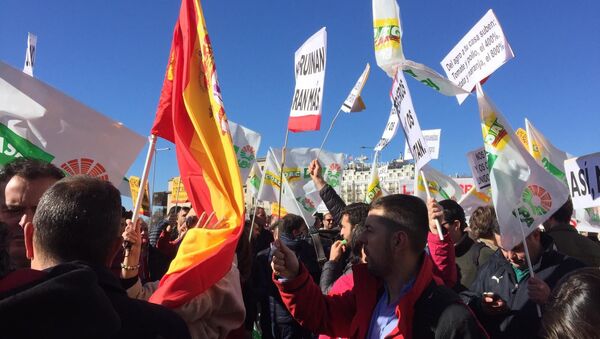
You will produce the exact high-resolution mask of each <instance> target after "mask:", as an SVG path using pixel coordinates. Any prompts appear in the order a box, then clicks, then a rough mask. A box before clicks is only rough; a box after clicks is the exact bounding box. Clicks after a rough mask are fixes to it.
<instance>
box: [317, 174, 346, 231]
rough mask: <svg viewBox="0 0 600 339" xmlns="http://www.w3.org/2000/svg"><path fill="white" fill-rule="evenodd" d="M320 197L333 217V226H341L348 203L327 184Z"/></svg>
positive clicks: (320, 192)
mask: <svg viewBox="0 0 600 339" xmlns="http://www.w3.org/2000/svg"><path fill="white" fill-rule="evenodd" d="M319 196H320V197H321V200H323V203H325V206H327V210H328V211H329V213H331V216H332V217H333V224H334V225H340V222H341V220H342V211H343V210H344V208H345V207H346V203H345V202H344V200H343V199H342V198H341V197H340V196H339V195H338V194H337V192H336V191H335V190H334V189H333V187H331V186H330V185H329V184H326V185H325V186H323V188H321V190H320V191H319Z"/></svg>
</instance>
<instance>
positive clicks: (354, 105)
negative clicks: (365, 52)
mask: <svg viewBox="0 0 600 339" xmlns="http://www.w3.org/2000/svg"><path fill="white" fill-rule="evenodd" d="M370 71H371V65H369V64H368V63H367V66H365V70H364V71H363V72H362V74H361V75H360V78H358V80H357V81H356V84H354V88H352V91H350V94H349V95H348V97H347V98H346V100H345V101H344V104H342V107H341V108H340V109H341V110H342V111H344V112H346V113H350V112H360V111H362V110H363V109H365V104H364V102H363V101H362V98H361V97H360V92H362V89H363V87H364V86H365V82H367V79H368V78H369V72H370Z"/></svg>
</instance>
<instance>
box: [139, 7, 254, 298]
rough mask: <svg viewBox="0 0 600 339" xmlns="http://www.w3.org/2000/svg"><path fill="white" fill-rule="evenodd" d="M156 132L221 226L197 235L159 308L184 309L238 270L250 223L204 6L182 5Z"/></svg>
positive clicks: (192, 195)
mask: <svg viewBox="0 0 600 339" xmlns="http://www.w3.org/2000/svg"><path fill="white" fill-rule="evenodd" d="M152 134H154V135H157V136H160V137H162V138H164V139H167V140H169V141H171V142H173V143H174V144H175V146H176V149H177V162H178V165H179V171H180V173H181V180H182V181H183V185H184V187H185V190H186V192H187V193H188V196H189V200H190V201H191V202H192V206H193V207H194V210H195V211H196V212H197V213H200V212H201V211H205V212H206V213H207V214H208V215H210V214H211V213H212V212H213V211H214V213H215V217H216V218H215V219H213V220H217V221H218V224H217V225H214V226H212V227H208V228H197V229H191V230H189V231H188V232H187V234H186V236H185V238H184V240H183V242H182V243H181V245H180V247H179V251H178V252H177V256H176V257H175V259H174V260H173V261H172V262H171V266H170V267H169V270H168V272H167V273H166V275H165V276H164V277H163V278H162V280H161V281H160V285H159V288H158V290H157V291H156V292H155V293H154V294H153V295H152V297H151V298H150V301H151V302H154V303H157V304H162V305H165V306H167V307H177V306H179V305H181V304H183V303H185V302H186V301H188V300H190V299H191V298H193V297H195V296H197V295H198V294H200V293H202V292H204V291H205V290H207V289H208V288H209V287H211V286H212V285H214V284H215V283H216V282H217V281H219V280H220V279H221V278H222V277H224V276H225V274H226V273H227V272H228V271H229V269H230V268H231V264H232V261H233V256H234V253H235V248H236V244H237V239H238V238H239V235H240V234H241V230H242V225H243V222H244V219H243V218H244V202H243V190H242V182H241V180H240V172H239V169H238V165H237V159H236V155H235V152H234V149H233V142H232V139H231V135H230V134H229V127H228V125H227V117H226V116H225V110H224V108H223V102H222V100H221V92H220V89H219V83H218V81H217V73H216V69H215V63H214V57H213V52H212V48H211V44H210V39H209V37H208V34H207V31H206V25H205V22H204V16H203V14H202V7H201V5H200V1H199V0H182V3H181V9H180V12H179V19H178V21H177V23H176V24H175V32H174V33H173V42H172V45H171V53H170V56H169V63H168V66H167V72H166V75H165V80H164V83H163V89H162V93H161V96H160V100H159V104H158V110H157V113H156V120H155V121H154V126H153V127H152Z"/></svg>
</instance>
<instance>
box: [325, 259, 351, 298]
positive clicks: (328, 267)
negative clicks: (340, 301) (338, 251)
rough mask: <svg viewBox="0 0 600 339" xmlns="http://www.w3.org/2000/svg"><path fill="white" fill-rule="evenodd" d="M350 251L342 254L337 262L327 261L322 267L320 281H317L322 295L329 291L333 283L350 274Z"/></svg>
mask: <svg viewBox="0 0 600 339" xmlns="http://www.w3.org/2000/svg"><path fill="white" fill-rule="evenodd" d="M349 256H350V251H349V250H347V251H346V252H344V253H342V257H341V258H340V260H338V261H331V260H329V261H327V262H326V263H325V265H323V270H322V271H321V279H320V281H319V287H321V291H322V292H323V294H328V293H329V290H331V287H332V286H333V284H334V283H335V281H336V280H338V279H339V277H341V276H342V275H344V274H347V273H350V274H351V272H352V265H353V264H352V262H351V261H350V260H349Z"/></svg>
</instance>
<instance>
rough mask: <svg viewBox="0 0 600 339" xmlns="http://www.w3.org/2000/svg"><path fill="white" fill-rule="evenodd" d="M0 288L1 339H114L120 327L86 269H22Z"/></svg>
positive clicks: (65, 266)
mask: <svg viewBox="0 0 600 339" xmlns="http://www.w3.org/2000/svg"><path fill="white" fill-rule="evenodd" d="M0 285H2V291H0V323H1V325H0V337H3V338H111V337H114V336H115V335H116V334H117V333H118V332H119V330H120V328H121V325H122V322H121V320H120V317H119V315H118V313H117V312H115V310H114V308H113V306H112V303H111V301H110V299H109V298H108V297H107V296H106V294H105V293H104V291H103V290H102V288H101V287H100V286H99V285H98V281H97V278H96V274H95V273H94V271H92V270H91V269H90V268H89V267H88V266H86V265H82V264H79V263H69V264H62V265H58V266H55V267H53V268H51V269H48V270H46V271H34V270H29V269H22V270H18V271H15V272H12V273H10V274H9V275H7V276H6V277H5V278H4V279H3V280H2V281H0Z"/></svg>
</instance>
